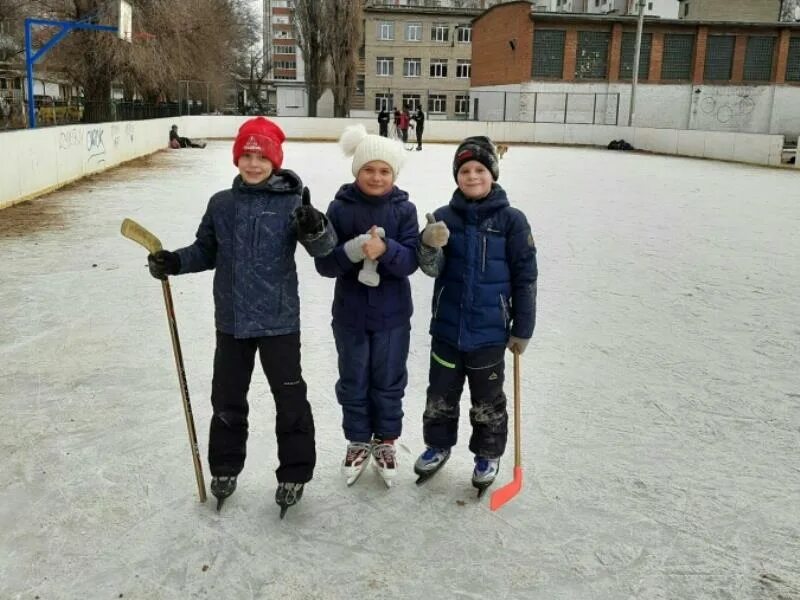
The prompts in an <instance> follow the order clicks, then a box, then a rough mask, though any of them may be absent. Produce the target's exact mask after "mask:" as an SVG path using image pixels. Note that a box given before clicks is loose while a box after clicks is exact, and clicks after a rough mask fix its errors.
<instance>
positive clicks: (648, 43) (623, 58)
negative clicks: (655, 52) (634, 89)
mask: <svg viewBox="0 0 800 600" xmlns="http://www.w3.org/2000/svg"><path fill="white" fill-rule="evenodd" d="M652 46H653V34H652V33H643V34H642V50H641V52H640V53H639V79H647V77H648V74H649V73H650V48H651V47H652ZM635 53H636V34H635V33H623V34H622V50H621V51H620V59H619V78H620V79H632V78H633V60H634V58H635Z"/></svg>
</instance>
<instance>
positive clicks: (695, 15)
mask: <svg viewBox="0 0 800 600" xmlns="http://www.w3.org/2000/svg"><path fill="white" fill-rule="evenodd" d="M679 2H680V13H679V17H680V18H681V19H691V20H693V21H739V22H743V23H751V22H773V23H774V22H775V21H779V20H780V14H781V0H679Z"/></svg>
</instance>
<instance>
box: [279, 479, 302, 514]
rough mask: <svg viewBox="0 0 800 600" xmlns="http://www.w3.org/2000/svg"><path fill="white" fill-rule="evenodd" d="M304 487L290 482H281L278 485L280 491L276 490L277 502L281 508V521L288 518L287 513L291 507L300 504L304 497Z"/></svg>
mask: <svg viewBox="0 0 800 600" xmlns="http://www.w3.org/2000/svg"><path fill="white" fill-rule="evenodd" d="M304 485H305V484H303V483H291V482H288V481H281V482H280V483H279V484H278V489H277V490H275V502H276V503H277V504H278V506H280V507H281V519H282V518H283V517H285V516H286V511H287V510H289V507H290V506H294V505H295V504H297V503H298V502H300V498H302V497H303V486H304Z"/></svg>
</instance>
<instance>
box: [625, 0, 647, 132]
mask: <svg viewBox="0 0 800 600" xmlns="http://www.w3.org/2000/svg"><path fill="white" fill-rule="evenodd" d="M644 3H645V0H639V22H638V24H637V25H636V49H635V50H634V52H633V73H632V75H633V77H631V105H630V109H629V111H628V127H633V117H634V115H635V114H636V86H637V85H638V84H639V60H640V56H639V55H640V54H641V52H642V32H643V31H644Z"/></svg>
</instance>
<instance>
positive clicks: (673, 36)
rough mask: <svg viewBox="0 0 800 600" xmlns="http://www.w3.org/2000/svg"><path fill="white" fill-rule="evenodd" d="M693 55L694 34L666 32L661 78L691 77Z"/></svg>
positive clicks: (678, 78) (679, 78) (680, 78)
mask: <svg viewBox="0 0 800 600" xmlns="http://www.w3.org/2000/svg"><path fill="white" fill-rule="evenodd" d="M693 55H694V34H685V33H668V34H666V35H664V58H663V60H662V63H661V79H666V80H682V79H691V78H692V57H693Z"/></svg>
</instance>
